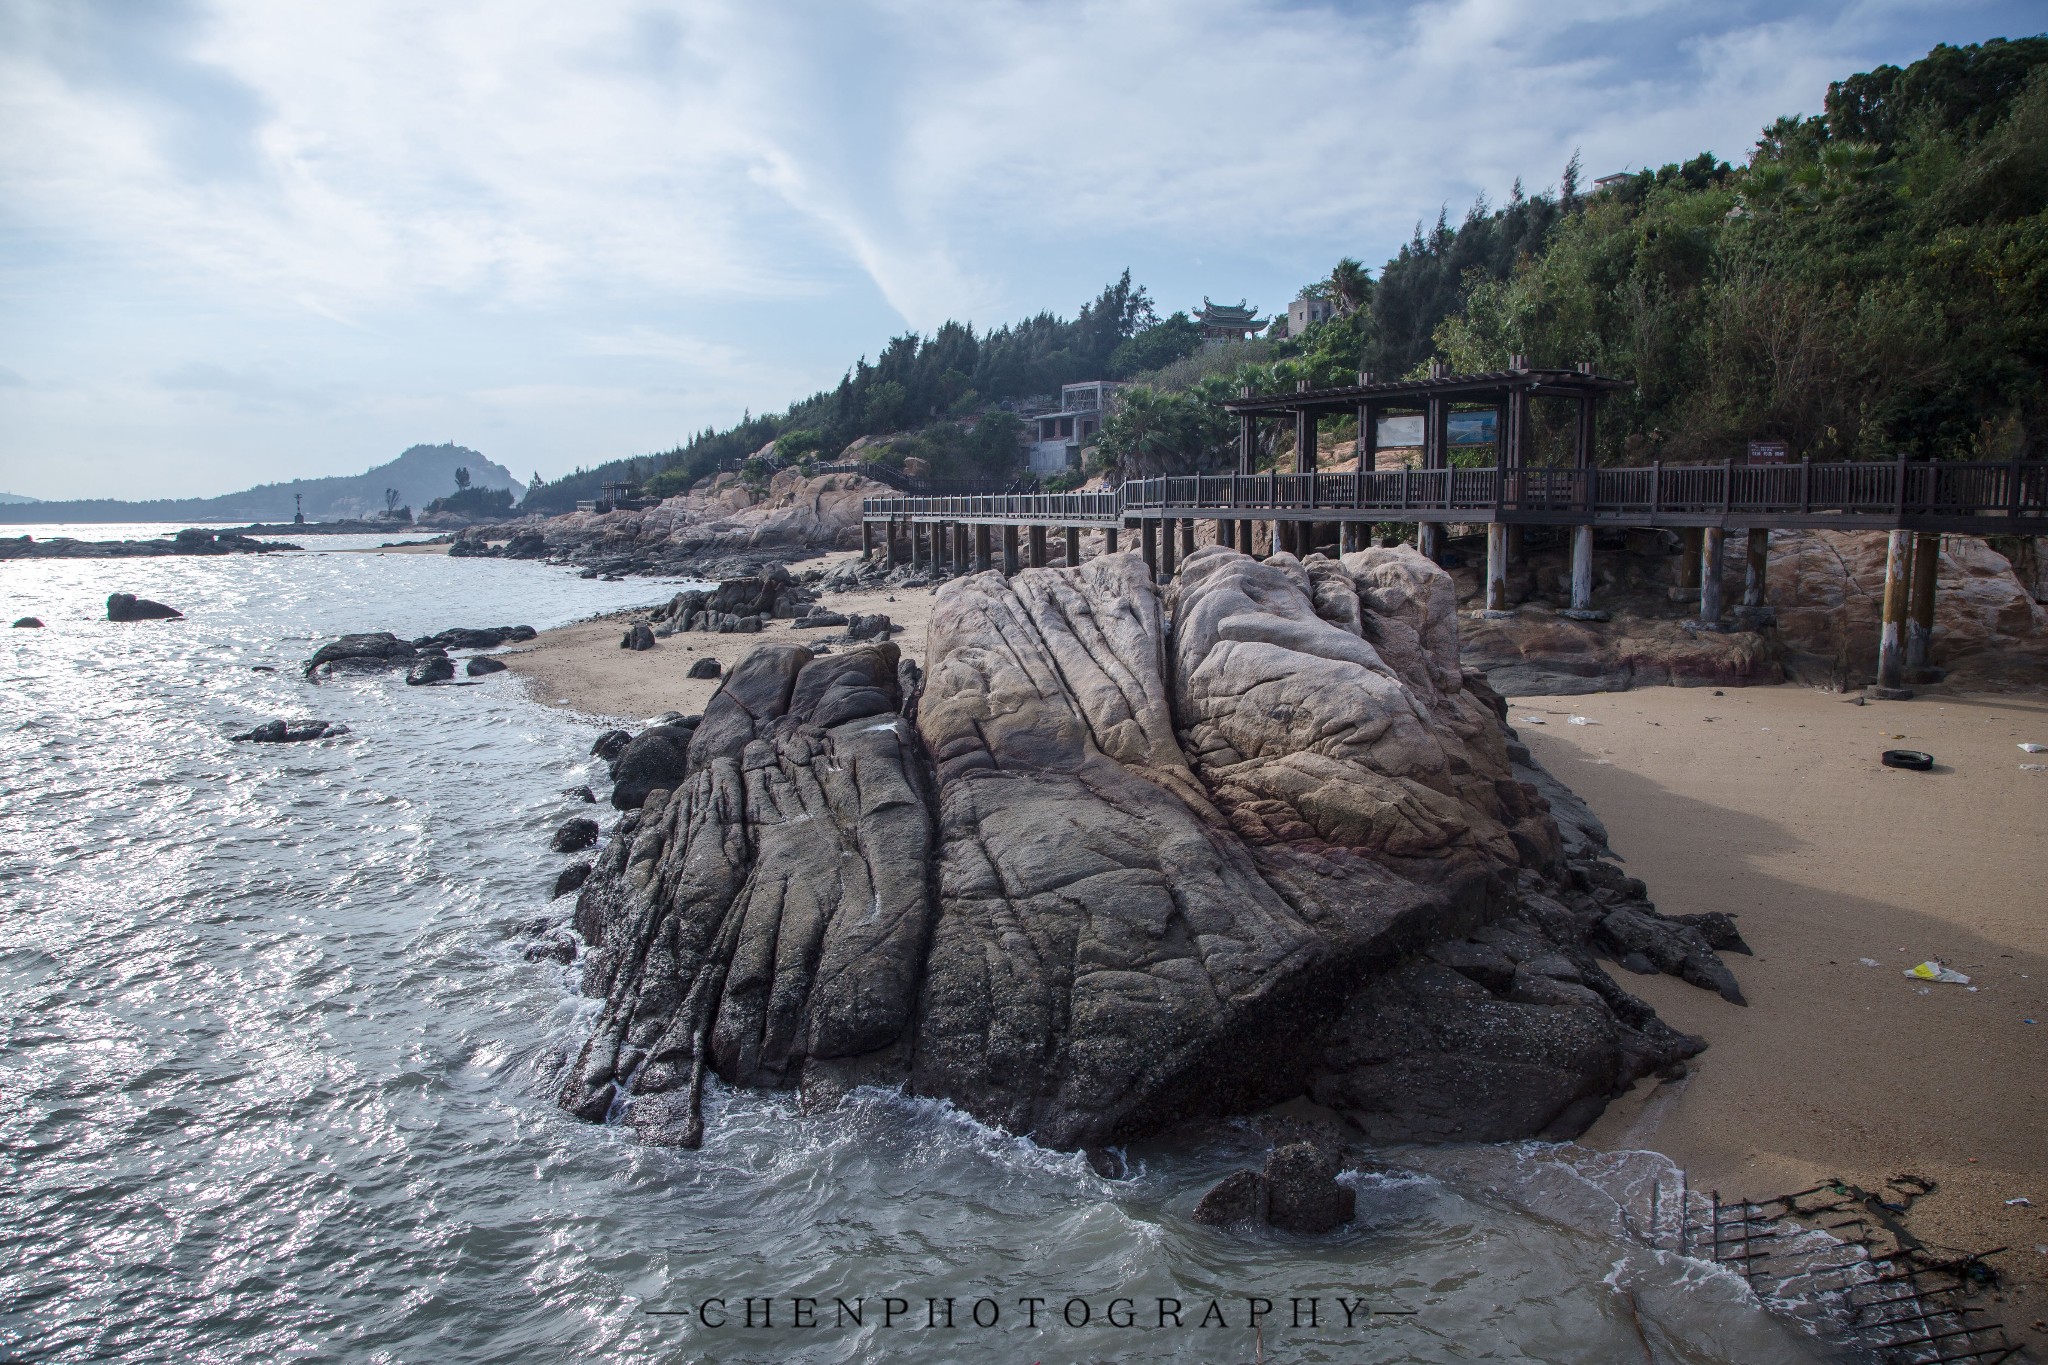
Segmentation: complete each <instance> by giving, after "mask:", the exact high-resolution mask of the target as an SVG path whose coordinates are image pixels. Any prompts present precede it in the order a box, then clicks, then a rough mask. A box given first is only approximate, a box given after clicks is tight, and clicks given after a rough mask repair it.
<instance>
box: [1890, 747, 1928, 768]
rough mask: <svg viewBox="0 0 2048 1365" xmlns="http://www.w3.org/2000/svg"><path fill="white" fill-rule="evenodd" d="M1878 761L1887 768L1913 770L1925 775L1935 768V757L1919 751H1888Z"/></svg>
mask: <svg viewBox="0 0 2048 1365" xmlns="http://www.w3.org/2000/svg"><path fill="white" fill-rule="evenodd" d="M1877 761H1878V762H1880V763H1882V764H1884V766H1885V767H1887V768H1911V769H1912V770H1913V771H1914V772H1916V773H1924V772H1926V771H1927V770H1928V769H1929V768H1932V767H1933V766H1934V755H1933V754H1923V753H1921V752H1920V751H1919V750H1918V749H1886V750H1885V751H1884V752H1883V753H1882V754H1880V755H1879V756H1878V760H1877Z"/></svg>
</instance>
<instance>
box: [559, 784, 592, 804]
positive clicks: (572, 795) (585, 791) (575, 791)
mask: <svg viewBox="0 0 2048 1365" xmlns="http://www.w3.org/2000/svg"><path fill="white" fill-rule="evenodd" d="M562 795H564V796H566V797H568V798H569V799H570V800H571V801H582V802H586V803H588V804H591V805H595V804H596V803H597V794H596V793H595V792H593V791H591V790H590V788H589V787H587V786H584V787H566V788H564V789H563V791H562Z"/></svg>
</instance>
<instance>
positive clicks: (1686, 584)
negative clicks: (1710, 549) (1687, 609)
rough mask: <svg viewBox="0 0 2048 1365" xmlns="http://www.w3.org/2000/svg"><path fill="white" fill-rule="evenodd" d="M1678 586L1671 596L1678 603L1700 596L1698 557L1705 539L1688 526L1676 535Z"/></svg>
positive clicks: (1698, 529) (1694, 527)
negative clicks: (1677, 545)
mask: <svg viewBox="0 0 2048 1365" xmlns="http://www.w3.org/2000/svg"><path fill="white" fill-rule="evenodd" d="M1678 543H1679V549H1678V586H1677V587H1675V588H1673V589H1672V590H1671V591H1672V595H1673V596H1674V597H1676V598H1677V600H1678V601H1680V602H1686V601H1690V600H1691V599H1693V598H1695V597H1698V596H1699V595H1700V555H1701V553H1702V552H1703V551H1702V546H1703V545H1704V543H1705V537H1703V536H1702V535H1701V534H1700V528H1699V527H1697V526H1688V527H1686V528H1684V529H1683V530H1681V531H1680V532H1679V533H1678Z"/></svg>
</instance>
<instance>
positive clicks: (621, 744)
mask: <svg viewBox="0 0 2048 1365" xmlns="http://www.w3.org/2000/svg"><path fill="white" fill-rule="evenodd" d="M632 742H633V736H632V735H631V734H629V733H628V732H626V731H624V730H607V731H605V732H604V733H603V734H601V735H599V736H598V737H597V739H596V740H595V742H593V743H592V744H591V746H590V756H591V757H592V758H601V759H603V760H604V761H605V762H607V763H610V762H612V761H614V760H615V759H617V758H618V756H619V755H620V754H622V753H624V752H625V751H626V746H627V745H628V744H630V743H632Z"/></svg>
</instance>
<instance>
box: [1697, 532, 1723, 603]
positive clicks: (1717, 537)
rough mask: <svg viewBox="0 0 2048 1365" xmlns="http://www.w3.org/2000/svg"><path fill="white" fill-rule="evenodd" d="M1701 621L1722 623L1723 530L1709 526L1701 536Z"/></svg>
mask: <svg viewBox="0 0 2048 1365" xmlns="http://www.w3.org/2000/svg"><path fill="white" fill-rule="evenodd" d="M1700 621H1701V622H1702V623H1703V624H1705V625H1709V626H1716V625H1719V624H1720V623H1721V528H1720V527H1718V526H1709V527H1707V528H1705V530H1704V531H1703V532H1702V533H1701V535H1700Z"/></svg>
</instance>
